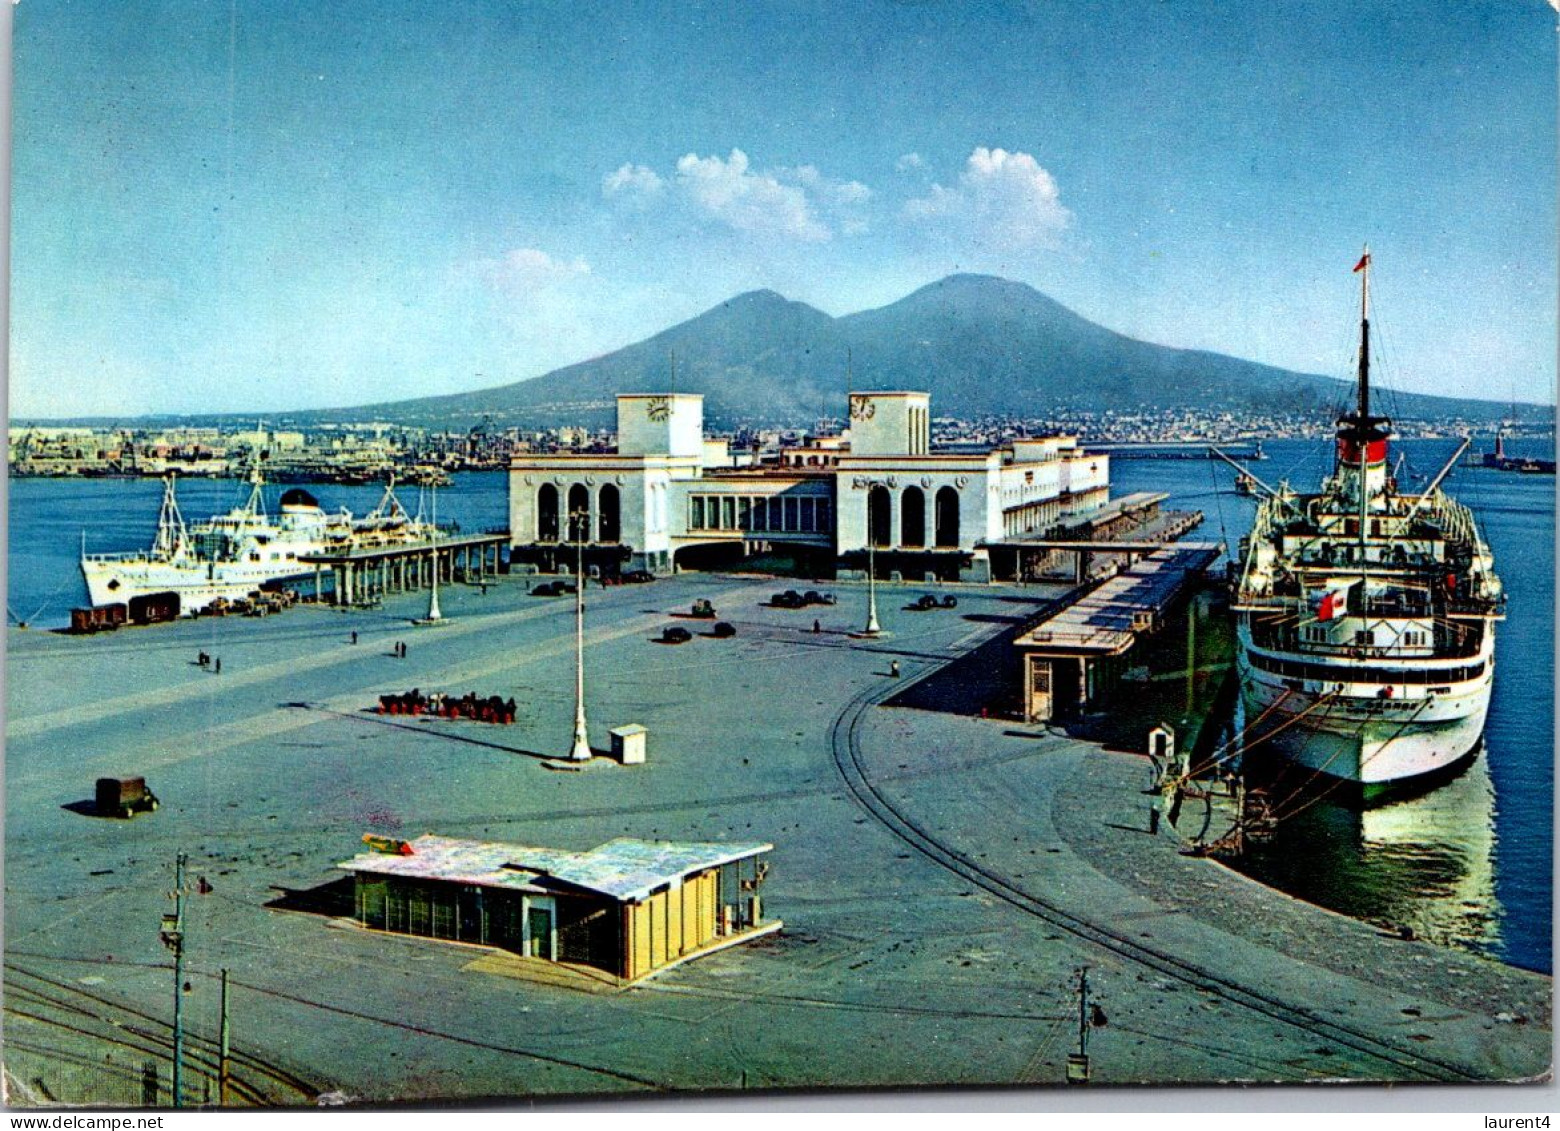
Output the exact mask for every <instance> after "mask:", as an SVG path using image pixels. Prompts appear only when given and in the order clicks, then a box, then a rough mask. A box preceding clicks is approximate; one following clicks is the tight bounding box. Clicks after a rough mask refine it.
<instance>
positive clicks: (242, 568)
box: [81, 467, 433, 616]
mask: <svg viewBox="0 0 1560 1131" xmlns="http://www.w3.org/2000/svg"><path fill="white" fill-rule="evenodd" d="M432 531H433V527H432V524H430V523H426V522H424V521H422V520H421V519H420V518H415V517H413V516H411V515H409V514H407V512H406V510H405V508H404V507H403V506H402V505H401V502H400V500H399V499H397V498H396V497H395V484H394V480H393V479H392V480H391V482H390V483H389V485H388V486H387V487H386V488H385V494H384V497H383V498H382V499H381V500H380V503H379V506H378V507H376V508H375V509H374V510H373V511H372V512H371V513H369V514H368V515H366V516H364V517H363V518H361V519H354V518H353V517H352V515H351V514H350V513H348V512H347V511H345V510H343V511H339V512H336V513H328V512H326V511H325V510H324V509H322V508H321V507H320V505H319V503H318V502H317V501H316V500H315V499H314V497H313V496H312V495H310V494H309V493H308V492H307V491H304V490H302V489H301V488H297V487H294V488H291V489H289V490H287V491H285V492H283V494H282V497H281V501H280V505H279V507H278V511H277V513H276V514H275V515H270V514H268V513H267V512H266V509H265V497H264V481H263V479H262V478H261V475H260V471H259V468H258V467H256V468H255V469H253V470H252V471H251V473H250V477H249V496H248V498H247V500H246V501H245V502H244V503H243V504H242V505H241V506H238V507H234V508H233V509H232V510H230V511H228V512H227V513H226V514H221V515H216V516H214V517H213V518H211V519H210V520H208V521H206V522H202V523H196V524H194V525H192V526H189V527H186V526H185V523H184V517H183V515H182V514H181V513H180V511H179V504H178V500H177V499H176V498H175V495H174V480H173V477H172V476H169V477H168V480H167V483H166V486H165V487H164V490H163V500H162V508H161V510H160V511H159V513H158V516H157V535H156V537H155V539H154V540H153V542H152V547H151V549H150V550H145V551H136V552H133V553H125V554H89V553H87V552H86V550H85V535H83V549H82V554H81V573H82V576H83V577H84V578H85V579H86V582H87V592H88V594H89V596H90V597H91V601H92V604H93V605H108V604H114V603H117V602H128V601H130V600H132V599H133V598H136V597H146V596H150V595H153V594H162V593H177V594H178V596H179V612H181V613H182V614H183V615H185V616H190V615H193V614H195V613H198V612H200V611H202V610H204V609H206V608H207V607H209V606H210V605H212V604H214V603H215V602H216V601H218V600H219V599H221V600H225V601H237V600H240V599H242V598H245V597H249V596H252V595H253V594H255V593H257V592H259V591H260V589H261V587H262V586H264V585H266V584H268V583H271V582H278V581H286V580H289V579H292V578H301V577H306V576H309V575H312V574H313V572H314V568H315V567H314V566H313V564H311V563H309V562H305V561H303V560H302V559H304V558H306V557H308V556H310V555H314V554H320V553H325V552H331V551H340V550H342V549H345V548H349V547H358V548H361V547H365V546H387V545H401V544H414V543H421V542H425V541H428V540H429V539H430V538H431V537H432Z"/></svg>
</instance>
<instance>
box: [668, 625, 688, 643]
mask: <svg viewBox="0 0 1560 1131" xmlns="http://www.w3.org/2000/svg"><path fill="white" fill-rule="evenodd" d="M692 639H693V633H691V632H689V631H688V630H687V629H686V628H684V627H682V625H680V624H674V625H671V626H670V627H668V628H664V629H662V630H661V643H662V644H686V643H688V641H690V640H692Z"/></svg>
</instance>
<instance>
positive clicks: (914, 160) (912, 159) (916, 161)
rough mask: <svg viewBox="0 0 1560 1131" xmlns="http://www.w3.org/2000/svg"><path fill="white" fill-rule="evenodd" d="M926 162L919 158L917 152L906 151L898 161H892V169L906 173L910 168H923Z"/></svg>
mask: <svg viewBox="0 0 1560 1131" xmlns="http://www.w3.org/2000/svg"><path fill="white" fill-rule="evenodd" d="M925 167H926V162H925V161H923V160H922V159H921V155H920V154H919V153H906V154H905V155H904V156H903V157H901V158H900V159H899V160H898V161H895V162H894V169H895V170H896V171H897V172H900V173H908V172H910V170H912V169H924V168H925Z"/></svg>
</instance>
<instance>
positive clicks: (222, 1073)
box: [217, 970, 233, 1107]
mask: <svg viewBox="0 0 1560 1131" xmlns="http://www.w3.org/2000/svg"><path fill="white" fill-rule="evenodd" d="M220 1032H221V1036H220V1038H219V1040H220V1042H221V1053H220V1058H219V1059H218V1061H217V1105H218V1106H219V1107H227V1102H228V1083H229V1081H231V1080H232V1078H233V1061H232V1058H231V1057H230V1056H229V1055H228V972H227V971H226V970H223V971H222V1024H221V1028H220Z"/></svg>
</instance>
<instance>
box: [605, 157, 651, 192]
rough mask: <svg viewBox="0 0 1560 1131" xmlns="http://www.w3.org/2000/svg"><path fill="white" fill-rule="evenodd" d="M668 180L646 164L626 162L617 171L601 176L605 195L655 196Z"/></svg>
mask: <svg viewBox="0 0 1560 1131" xmlns="http://www.w3.org/2000/svg"><path fill="white" fill-rule="evenodd" d="M665 187H666V182H664V181H663V180H661V178H660V176H658V175H657V173H656V171H655V170H654V169H651V168H649V167H647V166H645V165H634V164H631V163H629V162H624V163H623V164H622V165H621V166H619V167H618V169H617V171H616V172H612V173H608V174H607V175H606V176H605V177H602V178H601V193H602V195H603V196H609V197H612V196H627V197H653V196H659V195H660V193H661V192H662V191H663V190H664V189H665Z"/></svg>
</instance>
